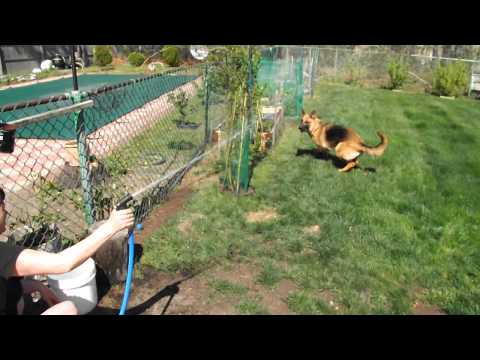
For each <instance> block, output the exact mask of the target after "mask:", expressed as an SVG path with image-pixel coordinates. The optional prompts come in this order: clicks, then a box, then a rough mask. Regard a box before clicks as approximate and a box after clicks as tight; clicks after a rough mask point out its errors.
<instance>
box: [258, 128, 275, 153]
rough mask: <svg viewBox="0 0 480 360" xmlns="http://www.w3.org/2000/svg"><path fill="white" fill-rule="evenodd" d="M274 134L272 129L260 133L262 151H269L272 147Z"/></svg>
mask: <svg viewBox="0 0 480 360" xmlns="http://www.w3.org/2000/svg"><path fill="white" fill-rule="evenodd" d="M272 138H273V134H272V133H271V132H270V131H265V132H262V133H260V151H263V152H265V151H267V149H268V148H269V147H270V140H272Z"/></svg>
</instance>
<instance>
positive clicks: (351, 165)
mask: <svg viewBox="0 0 480 360" xmlns="http://www.w3.org/2000/svg"><path fill="white" fill-rule="evenodd" d="M357 165H358V160H357V159H355V160H353V161H350V162H349V163H348V164H347V165H345V166H344V167H343V168H341V169H338V171H340V172H347V171H350V170H351V169H353V168H354V167H356V166H357Z"/></svg>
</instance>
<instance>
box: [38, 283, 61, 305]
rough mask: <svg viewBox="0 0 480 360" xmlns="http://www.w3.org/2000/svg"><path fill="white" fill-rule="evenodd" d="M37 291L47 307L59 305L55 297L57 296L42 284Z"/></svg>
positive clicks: (58, 300)
mask: <svg viewBox="0 0 480 360" xmlns="http://www.w3.org/2000/svg"><path fill="white" fill-rule="evenodd" d="M39 291H40V295H41V296H42V299H43V300H44V301H45V302H46V303H47V304H48V306H50V307H51V306H53V305H57V304H58V303H60V299H59V298H58V297H57V295H55V293H54V292H53V291H52V290H50V289H49V288H48V287H46V286H45V285H43V284H42V286H41V288H40V289H39Z"/></svg>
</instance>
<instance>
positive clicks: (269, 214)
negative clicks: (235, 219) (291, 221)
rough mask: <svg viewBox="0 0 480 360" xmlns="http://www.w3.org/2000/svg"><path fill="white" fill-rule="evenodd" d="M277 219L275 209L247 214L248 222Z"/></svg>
mask: <svg viewBox="0 0 480 360" xmlns="http://www.w3.org/2000/svg"><path fill="white" fill-rule="evenodd" d="M277 218H278V214H277V212H276V210H275V209H267V210H261V211H251V212H249V213H248V214H247V221H248V222H254V223H258V222H267V221H271V220H275V219H277Z"/></svg>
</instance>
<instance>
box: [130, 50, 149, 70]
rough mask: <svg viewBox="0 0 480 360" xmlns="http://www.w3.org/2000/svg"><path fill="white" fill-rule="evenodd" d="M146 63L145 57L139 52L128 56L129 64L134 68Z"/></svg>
mask: <svg viewBox="0 0 480 360" xmlns="http://www.w3.org/2000/svg"><path fill="white" fill-rule="evenodd" d="M144 62H145V55H143V54H142V53H140V52H138V51H134V52H131V53H130V54H129V55H128V63H129V64H130V65H132V66H136V67H138V66H141V65H142V64H143V63H144Z"/></svg>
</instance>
